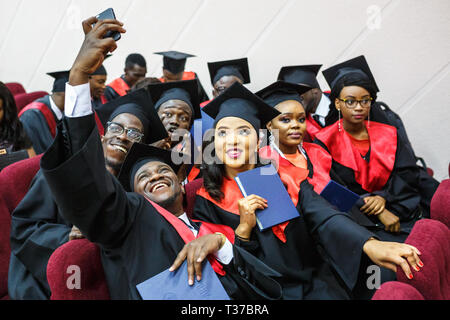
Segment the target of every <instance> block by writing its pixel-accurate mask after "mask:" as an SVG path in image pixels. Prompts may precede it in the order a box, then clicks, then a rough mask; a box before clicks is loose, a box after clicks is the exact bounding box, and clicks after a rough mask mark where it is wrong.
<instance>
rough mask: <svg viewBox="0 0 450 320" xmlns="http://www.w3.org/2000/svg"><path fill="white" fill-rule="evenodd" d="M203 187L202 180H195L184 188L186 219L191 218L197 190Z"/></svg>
mask: <svg viewBox="0 0 450 320" xmlns="http://www.w3.org/2000/svg"><path fill="white" fill-rule="evenodd" d="M202 185H203V178H200V179H195V180H192V181H191V182H189V183H188V184H186V185H185V186H184V188H185V191H186V208H185V210H186V214H187V215H188V217H190V218H192V215H193V214H194V205H195V196H196V194H197V190H198V189H200V188H201V187H202Z"/></svg>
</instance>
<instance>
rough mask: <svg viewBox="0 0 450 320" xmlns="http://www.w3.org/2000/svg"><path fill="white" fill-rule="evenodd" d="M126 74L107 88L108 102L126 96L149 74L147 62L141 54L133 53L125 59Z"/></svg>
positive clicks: (106, 96)
mask: <svg viewBox="0 0 450 320" xmlns="http://www.w3.org/2000/svg"><path fill="white" fill-rule="evenodd" d="M123 71H124V74H123V75H121V76H120V77H119V78H117V79H114V80H113V81H112V82H111V83H109V84H108V85H107V86H106V89H105V98H106V100H108V101H111V100H114V99H115V98H117V97H120V96H124V95H126V94H127V92H128V91H130V89H131V87H132V86H133V85H134V84H135V83H136V82H138V81H139V80H140V79H142V78H145V75H146V74H147V62H146V61H145V58H144V57H143V56H142V55H141V54H139V53H131V54H129V55H128V56H127V58H126V59H125V68H124V70H123Z"/></svg>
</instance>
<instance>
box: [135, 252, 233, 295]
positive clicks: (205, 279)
mask: <svg viewBox="0 0 450 320" xmlns="http://www.w3.org/2000/svg"><path fill="white" fill-rule="evenodd" d="M194 279H195V281H194V284H193V285H192V286H190V285H189V284H188V273H187V261H186V260H185V261H184V262H183V264H182V265H181V266H180V267H178V269H177V270H175V271H173V272H170V271H169V269H167V270H165V271H163V272H161V273H159V274H157V275H156V276H153V277H151V278H150V279H148V280H145V281H144V282H142V283H140V284H138V285H137V286H136V288H137V290H138V292H139V294H140V295H141V297H142V299H143V300H230V297H229V296H228V295H227V293H226V291H225V289H224V288H223V286H222V283H221V282H220V280H219V278H218V277H217V275H216V273H215V272H214V269H213V268H212V267H211V264H210V263H209V262H208V260H205V262H204V263H203V270H202V279H201V280H200V281H197V279H196V277H194Z"/></svg>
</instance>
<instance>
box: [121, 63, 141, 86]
mask: <svg viewBox="0 0 450 320" xmlns="http://www.w3.org/2000/svg"><path fill="white" fill-rule="evenodd" d="M124 72H125V77H124V78H125V81H126V82H127V83H128V85H129V86H130V87H132V86H134V85H135V84H136V82H138V81H139V80H142V79H144V78H145V75H146V74H147V68H145V67H141V66H140V65H138V64H136V63H135V64H134V65H133V66H131V67H126V68H125V69H124Z"/></svg>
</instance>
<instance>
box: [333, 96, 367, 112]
mask: <svg viewBox="0 0 450 320" xmlns="http://www.w3.org/2000/svg"><path fill="white" fill-rule="evenodd" d="M338 100H340V101H342V102H344V103H345V106H346V107H347V108H349V109H354V108H356V106H357V105H358V103H359V105H360V106H361V107H362V108H369V107H370V106H371V105H372V101H373V99H372V98H371V97H370V98H364V99H360V100H358V99H353V98H349V99H341V98H338Z"/></svg>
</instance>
